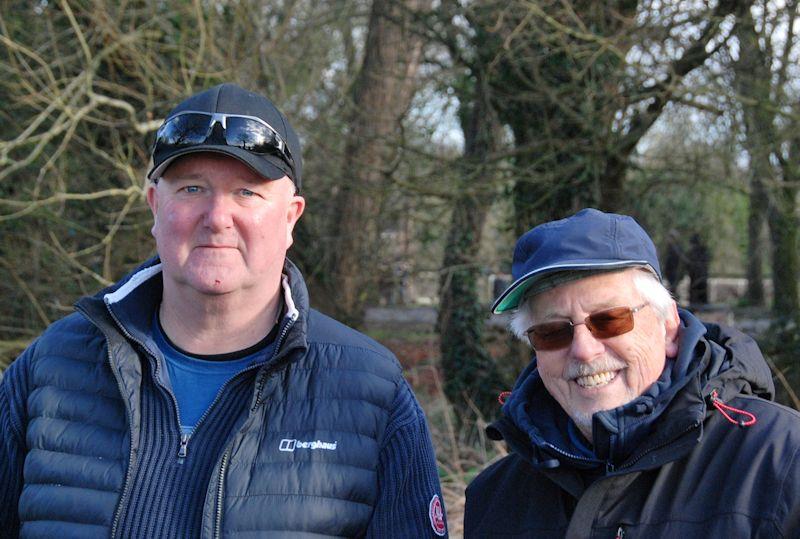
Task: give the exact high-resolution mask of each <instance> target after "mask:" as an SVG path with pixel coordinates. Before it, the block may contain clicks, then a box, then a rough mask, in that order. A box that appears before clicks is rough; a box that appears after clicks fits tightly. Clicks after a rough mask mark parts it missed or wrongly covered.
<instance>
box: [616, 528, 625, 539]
mask: <svg viewBox="0 0 800 539" xmlns="http://www.w3.org/2000/svg"><path fill="white" fill-rule="evenodd" d="M624 537H625V528H623V527H622V526H620V527H619V528H617V536H616V537H614V539H623V538H624Z"/></svg>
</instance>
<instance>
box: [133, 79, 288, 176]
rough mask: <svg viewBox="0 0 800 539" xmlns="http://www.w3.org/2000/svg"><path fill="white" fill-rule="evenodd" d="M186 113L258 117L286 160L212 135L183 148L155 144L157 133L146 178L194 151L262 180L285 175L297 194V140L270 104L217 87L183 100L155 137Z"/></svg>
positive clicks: (250, 94)
mask: <svg viewBox="0 0 800 539" xmlns="http://www.w3.org/2000/svg"><path fill="white" fill-rule="evenodd" d="M188 112H201V113H207V114H225V115H236V116H249V117H252V118H258V119H259V120H261V121H263V122H264V123H266V124H267V125H269V126H270V127H271V128H272V129H273V130H274V131H275V133H277V134H278V136H280V138H281V139H282V140H283V142H284V143H285V145H286V148H287V149H288V153H289V154H290V157H288V158H287V157H286V156H284V155H281V153H280V152H275V153H255V152H252V151H249V150H246V149H244V148H241V147H237V146H231V145H228V144H227V143H226V142H225V140H224V138H221V137H218V136H215V134H214V133H212V134H211V135H210V136H209V137H208V138H207V139H206V140H204V141H203V142H200V143H198V144H187V145H170V144H159V137H158V134H157V135H156V142H155V144H154V145H153V151H152V158H153V167H152V168H151V169H150V171H149V172H148V173H147V177H148V179H157V178H159V177H160V176H161V175H162V174H163V173H164V171H165V170H166V169H167V167H168V166H169V165H170V163H172V161H174V160H175V159H176V158H178V157H180V156H183V155H187V154H191V153H197V152H216V153H222V154H226V155H230V156H231V157H235V158H236V159H238V160H239V161H241V162H243V163H244V164H246V165H247V166H249V167H250V168H251V169H253V170H254V171H255V172H256V173H257V174H259V175H261V176H263V177H264V178H267V179H270V180H277V179H279V178H283V177H284V176H288V177H289V178H290V179H291V180H292V181H293V182H294V184H295V187H296V188H297V191H300V186H301V183H302V168H303V163H302V155H301V148H300V139H299V138H298V137H297V133H295V131H294V129H293V128H292V126H291V124H289V120H287V119H286V117H285V116H284V115H283V114H282V113H281V111H279V110H278V108H277V107H276V106H275V105H274V104H273V103H272V101H270V100H269V99H267V98H266V97H264V96H262V95H260V94H257V93H254V92H250V91H248V90H245V89H244V88H242V87H240V86H237V85H236V84H232V83H225V84H220V85H218V86H214V87H213V88H209V89H208V90H205V91H202V92H200V93H198V94H195V95H193V96H191V97H189V98H187V99H186V100H184V101H183V102H181V103H180V104H179V105H178V106H177V107H175V108H174V109H172V110H171V111H170V113H169V114H168V115H167V117H166V119H165V120H164V123H163V124H162V126H161V128H159V134H160V133H161V131H162V129H163V128H164V126H165V125H166V124H167V123H168V122H170V120H172V119H173V118H175V117H176V116H178V115H181V114H186V113H188ZM214 129H217V126H214Z"/></svg>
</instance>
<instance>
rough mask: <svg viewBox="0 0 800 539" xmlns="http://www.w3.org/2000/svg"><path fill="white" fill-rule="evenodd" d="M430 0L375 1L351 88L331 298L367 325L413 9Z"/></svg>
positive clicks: (411, 75)
mask: <svg viewBox="0 0 800 539" xmlns="http://www.w3.org/2000/svg"><path fill="white" fill-rule="evenodd" d="M428 5H430V0H404V1H402V2H393V1H390V0H374V2H373V4H372V12H371V15H370V21H369V30H368V33H367V41H366V45H365V49H364V50H365V53H364V61H363V64H362V66H361V70H360V72H359V75H358V78H357V80H356V82H355V84H354V86H353V89H352V93H351V95H352V106H353V110H352V115H351V118H350V120H349V130H348V132H347V135H346V136H347V142H346V144H345V159H344V163H345V165H344V169H343V170H342V171H341V179H342V181H341V184H340V187H339V190H338V193H337V194H336V197H335V203H334V211H333V212H332V214H331V222H330V227H329V230H330V231H331V236H330V239H331V249H330V253H331V258H330V262H329V272H328V273H329V275H328V279H329V296H330V299H331V300H332V302H331V305H330V307H331V308H332V310H333V311H334V312H333V314H334V315H335V316H336V317H337V318H339V319H340V320H342V321H343V322H345V323H348V324H350V325H353V326H356V327H358V326H361V325H362V323H363V317H364V308H365V304H366V302H367V301H368V299H369V298H370V297H373V296H374V294H375V282H376V276H375V271H374V265H372V264H366V263H365V261H367V260H369V261H375V260H376V253H379V252H380V250H381V249H380V247H381V246H380V244H379V241H378V240H379V231H380V224H379V223H380V218H379V217H380V209H381V201H382V196H383V194H384V193H385V192H386V189H385V187H386V184H387V178H388V176H389V175H390V173H391V172H390V169H391V166H392V163H393V161H394V160H395V158H396V156H397V152H398V147H399V135H400V130H401V121H402V119H403V117H404V116H405V114H406V112H407V110H408V107H409V106H410V104H411V100H412V98H413V96H414V92H415V90H416V84H417V82H416V81H417V78H416V75H417V71H418V68H419V64H420V59H421V56H422V48H423V39H422V37H421V35H420V34H419V33H418V32H415V31H413V29H412V23H413V20H414V19H413V12H414V10H418V9H421V8H423V7H425V6H428Z"/></svg>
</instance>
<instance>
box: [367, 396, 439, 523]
mask: <svg viewBox="0 0 800 539" xmlns="http://www.w3.org/2000/svg"><path fill="white" fill-rule="evenodd" d="M378 490H379V494H378V502H377V505H376V506H375V512H374V513H373V515H372V520H371V522H370V525H369V528H368V529H367V534H366V537H368V538H379V537H380V538H386V537H432V538H435V537H446V536H447V525H446V522H447V520H446V514H445V510H444V501H443V500H442V494H441V488H440V486H439V475H438V470H437V467H436V456H435V455H434V451H433V444H432V443H431V436H430V432H429V431H428V425H427V423H426V421H425V415H424V413H423V412H422V409H421V408H420V406H419V403H418V402H417V400H416V398H415V397H414V395H413V393H412V392H411V388H410V387H409V386H408V384H407V383H405V381H403V382H402V383H401V386H400V387H399V388H398V392H397V395H396V396H395V400H394V403H393V409H392V415H391V417H390V419H389V425H388V426H387V430H386V436H385V438H384V443H383V445H382V447H381V453H380V462H379V470H378Z"/></svg>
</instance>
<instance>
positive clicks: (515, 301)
mask: <svg viewBox="0 0 800 539" xmlns="http://www.w3.org/2000/svg"><path fill="white" fill-rule="evenodd" d="M628 267H645V268H647V269H649V270H650V271H652V272H653V274H654V275H656V276H657V275H658V274H657V273H656V271H655V270H654V269H653V268H652V267H651V266H650V264H649V263H648V262H647V261H646V260H591V261H590V260H574V261H571V262H567V263H563V264H558V265H555V266H547V267H544V268H539V269H537V270H535V271H532V272H530V273H526V274H525V275H523V276H522V277H520V278H519V279H517V280H516V281H514V282H513V283H511V285H510V286H509V287H508V288H506V289H505V290H504V291H503V293H502V294H500V296H498V298H497V299H496V300H495V302H494V304H493V305H492V312H493V313H494V314H501V313H505V312H508V311H511V310H513V309H516V308H517V307H519V303H520V301H521V300H522V298H523V297H524V296H525V293H526V292H527V291H528V290H529V289H530V288H531V287H532V286H533V285H534V284H536V283H537V282H538V281H540V280H541V279H542V278H543V277H545V276H547V275H550V274H553V273H557V272H561V271H581V270H614V269H622V268H628Z"/></svg>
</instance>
